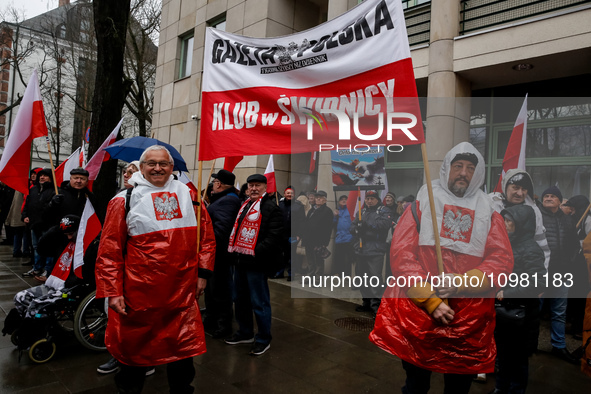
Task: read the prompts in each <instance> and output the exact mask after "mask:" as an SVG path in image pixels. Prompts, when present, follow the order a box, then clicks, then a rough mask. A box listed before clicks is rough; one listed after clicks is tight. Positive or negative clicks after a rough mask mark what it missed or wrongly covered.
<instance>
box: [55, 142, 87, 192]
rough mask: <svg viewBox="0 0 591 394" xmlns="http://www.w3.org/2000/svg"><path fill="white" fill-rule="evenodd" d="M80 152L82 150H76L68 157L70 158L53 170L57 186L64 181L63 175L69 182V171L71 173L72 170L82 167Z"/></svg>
mask: <svg viewBox="0 0 591 394" xmlns="http://www.w3.org/2000/svg"><path fill="white" fill-rule="evenodd" d="M81 151H82V149H81V148H80V147H78V149H76V150H75V151H74V153H72V154H71V155H70V157H68V158H67V159H66V160H65V161H64V162H63V163H62V164H60V165H59V166H58V167H57V168H56V169H55V181H56V183H57V185H58V186H59V185H61V184H62V182H63V181H64V175H65V176H66V180H69V179H70V171H72V170H73V169H74V168H78V167H82V166H83V164H82V155H81Z"/></svg>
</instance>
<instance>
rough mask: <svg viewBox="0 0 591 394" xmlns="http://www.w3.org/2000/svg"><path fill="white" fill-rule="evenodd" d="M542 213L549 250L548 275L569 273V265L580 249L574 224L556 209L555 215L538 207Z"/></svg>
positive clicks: (568, 217) (542, 207)
mask: <svg viewBox="0 0 591 394" xmlns="http://www.w3.org/2000/svg"><path fill="white" fill-rule="evenodd" d="M538 207H539V208H540V212H542V220H543V222H544V227H545V228H546V239H547V240H548V247H549V248H550V264H549V266H548V273H549V274H550V275H552V274H554V273H562V274H564V273H568V272H571V268H572V267H571V263H572V261H573V259H574V258H575V256H576V255H577V253H578V252H579V249H580V246H581V245H580V243H579V240H578V238H577V234H576V232H575V223H573V222H572V218H571V217H570V216H567V215H565V214H564V212H562V209H560V208H559V209H558V210H557V211H556V212H555V213H552V211H550V210H548V209H546V208H544V206H543V205H542V204H539V206H538Z"/></svg>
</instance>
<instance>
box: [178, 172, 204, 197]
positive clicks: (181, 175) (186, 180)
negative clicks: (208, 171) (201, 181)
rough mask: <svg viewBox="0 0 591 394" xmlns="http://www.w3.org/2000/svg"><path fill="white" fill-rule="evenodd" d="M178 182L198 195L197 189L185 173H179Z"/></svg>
mask: <svg viewBox="0 0 591 394" xmlns="http://www.w3.org/2000/svg"><path fill="white" fill-rule="evenodd" d="M178 178H179V181H181V182H183V183H184V184H185V185H187V187H188V188H189V189H191V190H193V191H194V192H195V193H197V194H199V191H198V190H197V187H196V186H195V184H194V183H193V181H192V180H191V179H190V178H189V177H188V176H187V174H186V173H184V172H182V171H179V177H178Z"/></svg>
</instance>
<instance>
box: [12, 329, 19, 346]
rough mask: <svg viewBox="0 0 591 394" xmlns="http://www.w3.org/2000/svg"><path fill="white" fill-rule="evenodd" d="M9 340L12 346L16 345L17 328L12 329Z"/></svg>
mask: <svg viewBox="0 0 591 394" xmlns="http://www.w3.org/2000/svg"><path fill="white" fill-rule="evenodd" d="M10 342H12V344H13V345H14V346H18V343H19V342H18V329H16V330H14V331H13V333H12V334H11V335H10Z"/></svg>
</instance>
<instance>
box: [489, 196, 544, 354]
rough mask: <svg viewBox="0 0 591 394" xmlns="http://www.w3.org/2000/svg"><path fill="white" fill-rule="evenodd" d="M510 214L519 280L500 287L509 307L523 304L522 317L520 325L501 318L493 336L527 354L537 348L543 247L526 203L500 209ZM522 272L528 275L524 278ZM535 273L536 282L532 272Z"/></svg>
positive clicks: (512, 243) (532, 213)
mask: <svg viewBox="0 0 591 394" xmlns="http://www.w3.org/2000/svg"><path fill="white" fill-rule="evenodd" d="M506 214H508V215H510V216H511V217H512V218H513V223H515V231H514V232H513V233H512V234H509V240H510V241H511V248H512V249H513V260H514V262H515V263H514V265H513V274H517V275H518V278H519V281H518V282H517V283H516V285H515V286H511V285H507V286H505V287H504V288H503V296H504V299H503V301H502V304H504V305H506V306H509V307H511V305H513V306H523V307H524V308H525V320H524V324H523V326H522V327H520V326H519V325H518V324H517V323H516V322H514V323H513V324H510V323H509V322H507V321H505V322H501V324H499V325H498V326H497V330H496V332H495V338H496V340H497V343H498V342H499V341H506V342H508V343H513V344H516V345H515V346H524V348H525V349H526V350H527V352H528V354H529V353H533V352H534V351H536V349H537V347H538V336H539V327H540V302H539V300H538V296H539V295H540V293H541V292H542V291H543V287H542V285H541V284H542V283H544V279H543V275H544V274H545V273H546V268H545V267H544V260H545V257H544V251H543V250H542V248H540V246H539V245H538V243H537V242H536V241H535V240H534V236H535V234H536V214H535V212H534V209H533V208H532V207H530V206H528V205H525V204H520V205H513V206H511V207H508V208H505V209H504V210H503V211H501V215H503V216H505V215H506ZM523 274H527V275H528V276H529V280H524V276H523ZM536 274H537V286H536V282H535V278H534V276H533V275H536Z"/></svg>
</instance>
